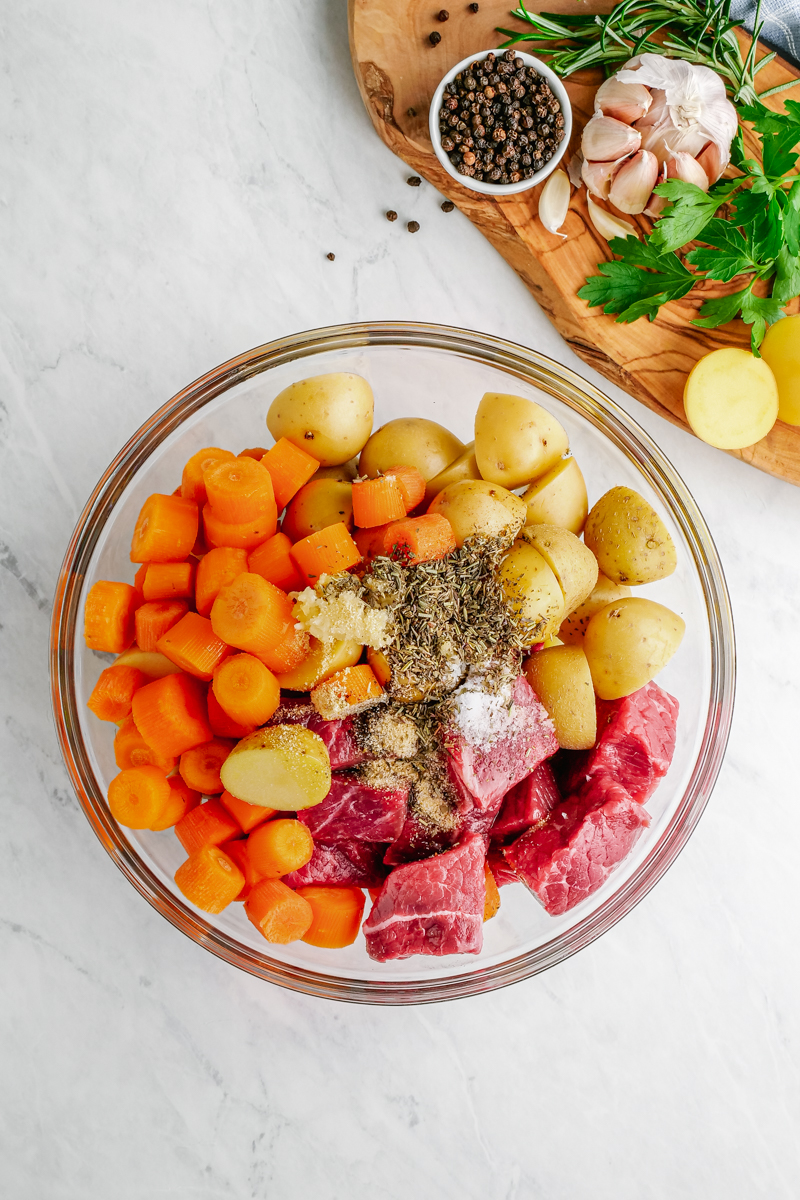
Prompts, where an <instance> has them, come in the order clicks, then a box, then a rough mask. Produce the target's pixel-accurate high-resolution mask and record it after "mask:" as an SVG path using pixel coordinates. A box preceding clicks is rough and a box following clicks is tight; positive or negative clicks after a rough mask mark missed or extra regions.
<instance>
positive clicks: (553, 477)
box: [522, 455, 589, 534]
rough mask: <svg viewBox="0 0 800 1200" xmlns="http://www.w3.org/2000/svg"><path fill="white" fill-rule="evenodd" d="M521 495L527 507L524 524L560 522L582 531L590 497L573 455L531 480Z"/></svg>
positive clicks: (566, 527)
mask: <svg viewBox="0 0 800 1200" xmlns="http://www.w3.org/2000/svg"><path fill="white" fill-rule="evenodd" d="M522 499H523V500H524V501H525V504H526V506H527V509H528V515H527V517H526V518H525V524H526V525H560V526H561V528H562V529H568V530H569V531H570V533H574V534H579V533H583V527H584V525H585V524H586V516H587V513H588V512H589V500H588V497H587V495H586V484H585V482H584V479H583V475H582V474H581V469H580V467H579V466H578V464H577V462H576V461H575V459H574V458H573V457H572V455H570V456H569V458H562V459H559V461H558V462H557V463H556V465H555V466H554V467H551V468H550V470H549V471H548V472H547V473H546V474H545V475H542V477H541V479H537V480H536V482H535V483H532V484H531V486H530V487H529V488H528V490H527V491H526V492H525V493H523V496H522Z"/></svg>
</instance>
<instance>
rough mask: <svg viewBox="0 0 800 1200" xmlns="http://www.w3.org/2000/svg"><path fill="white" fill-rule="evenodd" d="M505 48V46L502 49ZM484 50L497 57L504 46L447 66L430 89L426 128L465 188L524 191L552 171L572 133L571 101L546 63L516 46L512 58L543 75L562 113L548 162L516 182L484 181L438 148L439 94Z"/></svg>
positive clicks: (505, 192) (449, 171)
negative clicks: (561, 127)
mask: <svg viewBox="0 0 800 1200" xmlns="http://www.w3.org/2000/svg"><path fill="white" fill-rule="evenodd" d="M508 48H509V47H506V49H508ZM488 54H495V55H496V56H497V57H498V58H501V57H502V56H503V54H505V50H483V51H480V52H479V53H477V54H470V56H469V58H462V60H461V62H459V63H456V65H455V66H454V67H451V68H450V70H449V71H448V72H447V74H446V75H445V76H444V78H443V79H442V81H441V83H440V84H439V86H438V87H437V89H436V91H435V92H434V93H433V99H432V100H431V107H430V110H429V113H428V128H429V130H430V135H431V142H432V143H433V149H434V153H435V154H436V157H437V158H438V160H439V162H440V163H441V164H442V166H443V167H444V169H445V171H447V174H448V175H450V176H451V177H452V178H453V179H455V181H456V182H457V183H460V184H462V186H463V187H465V188H469V189H470V191H473V192H480V193H481V195H483V196H513V195H514V194H515V193H516V192H526V191H527V190H528V188H532V187H536V186H537V185H538V184H540V183H543V182H544V180H545V179H547V177H548V175H552V173H553V171H555V169H556V167H557V166H558V164H559V163H560V161H561V159H562V158H563V157H564V154H565V152H566V149H567V146H568V145H569V139H570V137H571V136H572V105H571V104H570V102H569V96H568V95H567V90H566V88H565V87H564V85H563V83H562V82H561V80H560V79H559V78H558V76H557V75H556V74H555V72H554V71H551V69H550V67H548V66H547V64H546V63H543V62H542V61H541V59H538V58H534V57H533V55H532V54H524V53H523V52H522V51H520V50H515V51H514V56H515V58H521V59H522V61H523V62H524V63H525V66H526V67H533V69H534V70H535V71H537V72H538V74H539V75H541V76H542V78H543V79H546V80H547V82H548V84H549V85H550V88H551V90H552V92H553V95H554V96H555V97H556V99H557V100H558V101H559V102H560V104H561V111H562V112H563V114H564V138H563V140H562V142H561V144H560V145H559V147H558V149H557V150H556V152H555V154H554V155H553V157H552V158H551V159H550V162H549V163H546V164H545V165H544V166H543V167H542V169H541V171H537V172H536V174H535V175H533V176H532V177H531V178H530V179H521V180H520V181H519V183H485V182H484V181H483V180H482V179H472V178H470V176H469V175H460V174H459V172H458V171H457V170H456V169H455V167H454V166H453V164H452V163H451V162H450V159H449V158H448V156H447V154H446V153H445V151H444V150H443V149H442V135H441V134H440V133H439V109H440V108H441V107H442V97H443V95H444V89H445V88H446V87H447V85H448V83H450V82H451V81H452V80H453V79H455V77H456V75H458V73H459V71H463V70H464V68H465V67H468V66H469V64H470V63H472V62H475V61H480V60H481V59H484V58H486V56H487V55H488Z"/></svg>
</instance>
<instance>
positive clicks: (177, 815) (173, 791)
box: [150, 775, 202, 831]
mask: <svg viewBox="0 0 800 1200" xmlns="http://www.w3.org/2000/svg"><path fill="white" fill-rule="evenodd" d="M167 783H168V784H169V801H168V802H167V807H166V808H165V809H164V811H163V813H162V814H161V816H160V817H159V818H158V820H157V821H154V822H153V824H152V825H151V826H150V828H151V829H152V830H154V831H158V830H161V829H172V827H173V825H177V824H178V821H181V820H182V819H183V818H184V817H185V816H186V814H187V812H191V810H192V809H193V808H197V806H198V804H199V803H200V801H201V799H202V797H201V795H200V793H199V792H196V791H194V789H193V788H190V787H189V786H188V784H186V783H184V781H183V780H182V779H181V777H180V775H170V777H169V778H168V779H167Z"/></svg>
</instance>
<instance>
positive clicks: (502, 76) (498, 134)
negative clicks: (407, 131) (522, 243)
mask: <svg viewBox="0 0 800 1200" xmlns="http://www.w3.org/2000/svg"><path fill="white" fill-rule="evenodd" d="M428 124H429V129H430V137H431V142H432V143H433V149H434V151H435V153H436V157H437V158H438V159H439V162H440V163H441V164H442V166H443V167H444V169H445V170H446V171H447V173H448V175H451V176H452V177H453V179H455V180H457V181H458V182H459V183H461V184H463V185H464V187H467V188H471V189H472V191H475V192H481V193H482V194H483V195H486V196H494V195H499V196H511V195H514V194H515V193H516V192H524V191H526V190H527V189H528V188H531V187H535V186H536V184H537V183H542V182H543V181H544V180H545V179H547V178H548V176H549V175H551V174H552V172H553V171H554V170H555V169H556V167H557V165H558V163H559V162H560V161H561V158H562V157H563V155H564V152H565V150H566V148H567V146H568V145H569V139H570V134H571V133H572V108H571V105H570V101H569V96H568V95H567V91H566V88H565V87H564V85H563V83H562V82H561V80H560V79H559V78H558V76H557V75H556V74H555V72H554V71H552V70H551V69H550V68H549V67H548V66H547V65H546V64H545V63H543V62H541V61H540V60H539V59H538V58H534V57H533V56H532V55H530V54H523V53H522V52H521V51H515V50H489V51H488V52H487V53H485V54H479V55H472V56H470V57H469V58H465V59H462V61H461V62H459V63H456V65H455V66H454V67H453V68H452V69H451V70H450V71H448V72H447V74H446V75H445V77H444V78H443V79H442V81H441V83H440V84H439V86H438V87H437V89H436V91H435V92H434V94H433V99H432V100H431V107H430V113H429V119H428Z"/></svg>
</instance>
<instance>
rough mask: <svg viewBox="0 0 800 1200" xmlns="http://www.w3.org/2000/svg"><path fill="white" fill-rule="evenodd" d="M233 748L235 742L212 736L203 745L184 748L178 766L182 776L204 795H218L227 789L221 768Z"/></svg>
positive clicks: (188, 784)
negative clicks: (223, 782) (221, 774)
mask: <svg viewBox="0 0 800 1200" xmlns="http://www.w3.org/2000/svg"><path fill="white" fill-rule="evenodd" d="M232 749H233V742H227V741H223V740H222V738H212V739H211V741H210V742H203V744H202V746H195V747H194V749H192V750H184V752H183V754H182V755H181V761H180V765H179V767H178V770H179V771H180V773H181V778H182V779H183V780H184V782H185V783H186V784H187V786H188V787H190V788H193V789H194V790H195V791H197V792H202V793H203V795H204V796H215V795H218V794H219V793H220V792H222V791H224V790H225V789H224V788H223V786H222V780H221V779H220V777H219V772H220V768H221V767H222V764H223V763H224V762H225V759H226V758H227V757H228V755H229V754H230V752H231V750H232Z"/></svg>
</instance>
